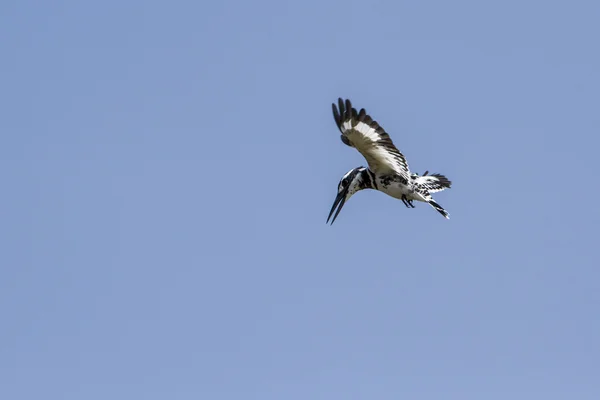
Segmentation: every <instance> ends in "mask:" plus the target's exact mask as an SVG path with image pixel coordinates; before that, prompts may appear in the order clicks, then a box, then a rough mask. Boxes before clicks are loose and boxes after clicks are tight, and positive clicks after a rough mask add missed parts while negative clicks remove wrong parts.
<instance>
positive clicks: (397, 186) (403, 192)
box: [379, 182, 427, 202]
mask: <svg viewBox="0 0 600 400" xmlns="http://www.w3.org/2000/svg"><path fill="white" fill-rule="evenodd" d="M379 190H380V191H382V192H383V193H385V194H387V195H388V196H392V197H394V198H396V199H402V196H406V199H407V200H416V201H424V202H426V201H427V200H425V198H424V197H423V195H422V194H420V193H418V192H415V191H414V190H413V189H412V188H411V187H409V186H406V185H403V184H401V183H399V182H391V183H390V184H389V185H388V186H384V185H380V186H379Z"/></svg>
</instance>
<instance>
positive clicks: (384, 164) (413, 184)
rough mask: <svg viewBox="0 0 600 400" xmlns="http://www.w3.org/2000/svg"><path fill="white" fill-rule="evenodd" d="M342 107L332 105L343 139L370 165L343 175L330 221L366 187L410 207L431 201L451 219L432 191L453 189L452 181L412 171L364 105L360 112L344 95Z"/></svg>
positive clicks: (441, 212) (437, 175)
mask: <svg viewBox="0 0 600 400" xmlns="http://www.w3.org/2000/svg"><path fill="white" fill-rule="evenodd" d="M338 107H339V111H338ZM338 107H336V105H335V104H332V108H333V118H334V119H335V123H336V124H337V126H338V128H339V129H340V132H342V136H341V139H342V142H344V143H345V144H346V145H348V146H350V147H354V148H356V150H358V151H359V152H360V153H361V154H362V155H363V157H364V158H365V159H366V160H367V163H368V165H369V168H365V167H358V168H354V169H351V170H350V171H348V172H347V173H346V175H344V176H343V177H342V179H341V180H340V183H339V184H338V194H337V197H336V198H335V201H334V203H333V206H332V207H331V211H330V212H329V217H327V222H329V219H330V218H331V215H332V214H333V212H334V211H335V209H336V207H337V212H336V213H335V215H334V216H333V220H332V221H331V223H332V224H333V223H334V222H335V219H336V218H337V216H338V214H339V213H340V211H341V210H342V207H343V206H344V203H345V202H346V201H347V200H348V199H349V198H350V197H351V196H352V195H353V194H354V193H356V192H358V191H359V190H363V189H375V190H379V191H381V192H383V193H385V194H387V195H389V196H392V197H395V198H397V199H400V200H402V202H403V203H404V205H405V206H406V207H412V208H415V206H414V205H413V200H417V201H423V202H425V203H429V205H431V206H432V207H433V208H434V209H436V210H437V211H438V212H439V213H440V214H442V215H443V216H444V217H446V218H449V217H448V212H447V211H446V210H444V209H443V208H442V206H440V205H439V204H438V203H436V202H435V201H434V200H433V198H432V197H431V193H435V192H440V191H442V190H444V189H446V188H450V186H451V185H452V182H450V180H448V178H446V177H445V176H444V175H441V174H431V175H427V174H428V171H426V172H425V173H424V174H423V175H421V176H419V175H418V174H415V173H411V172H410V170H409V168H408V163H407V162H406V158H405V157H404V155H403V154H402V153H401V152H400V151H398V149H397V148H396V146H394V143H392V139H391V138H390V136H389V135H388V134H387V133H386V132H385V130H383V128H382V127H381V126H379V124H378V123H377V122H376V121H374V120H373V119H372V118H371V117H370V116H369V115H368V114H367V113H366V111H365V109H364V108H363V109H361V110H360V111H359V112H357V111H356V109H355V108H353V107H352V104H351V103H350V100H346V101H345V102H344V100H342V99H341V98H340V99H339V100H338Z"/></svg>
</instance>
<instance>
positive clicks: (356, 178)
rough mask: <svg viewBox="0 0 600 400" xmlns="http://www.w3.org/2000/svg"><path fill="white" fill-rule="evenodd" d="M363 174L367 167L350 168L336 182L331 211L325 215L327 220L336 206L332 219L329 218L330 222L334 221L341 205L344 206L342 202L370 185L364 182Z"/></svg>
mask: <svg viewBox="0 0 600 400" xmlns="http://www.w3.org/2000/svg"><path fill="white" fill-rule="evenodd" d="M364 174H367V169H366V168H365V167H358V168H354V169H351V170H350V171H348V172H347V173H346V174H345V175H344V176H343V177H342V179H341V180H340V183H339V184H338V193H337V197H336V198H335V201H334V202H333V206H332V207H331V211H330V212H329V217H327V222H329V220H330V219H331V215H332V214H333V212H334V211H335V209H336V208H337V211H336V213H335V215H334V216H333V219H332V220H331V224H333V223H334V222H335V219H336V218H337V216H338V214H339V213H340V211H342V207H344V203H346V201H347V200H348V199H349V198H350V197H352V195H353V194H354V193H356V192H358V191H359V190H362V189H366V188H367V187H370V185H367V184H366V182H365V179H366V178H365V177H364Z"/></svg>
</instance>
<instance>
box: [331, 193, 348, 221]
mask: <svg viewBox="0 0 600 400" xmlns="http://www.w3.org/2000/svg"><path fill="white" fill-rule="evenodd" d="M347 192H348V190H342V192H341V193H338V195H337V197H336V198H335V201H334V202H333V206H332V207H331V211H329V217H327V222H326V223H329V219H330V218H331V214H333V211H334V210H335V208H336V207H338V206H339V207H338V209H337V211H336V213H335V215H334V216H333V219H332V220H331V225H333V223H334V222H335V219H336V218H337V216H338V214H339V213H340V211H342V207H344V203H345V202H346V193H347Z"/></svg>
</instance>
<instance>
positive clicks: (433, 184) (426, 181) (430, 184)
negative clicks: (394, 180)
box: [413, 174, 452, 193]
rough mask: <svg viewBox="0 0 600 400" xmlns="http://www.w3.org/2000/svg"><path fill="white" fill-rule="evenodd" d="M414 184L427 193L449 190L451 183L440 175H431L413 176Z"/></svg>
mask: <svg viewBox="0 0 600 400" xmlns="http://www.w3.org/2000/svg"><path fill="white" fill-rule="evenodd" d="M413 177H414V179H413V181H414V183H415V184H416V185H417V186H419V187H421V188H423V189H425V190H427V192H428V193H436V192H441V191H442V190H444V189H449V188H450V186H452V182H451V181H450V180H449V179H448V178H446V177H445V176H444V175H442V174H431V175H429V176H414V175H413Z"/></svg>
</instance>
